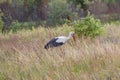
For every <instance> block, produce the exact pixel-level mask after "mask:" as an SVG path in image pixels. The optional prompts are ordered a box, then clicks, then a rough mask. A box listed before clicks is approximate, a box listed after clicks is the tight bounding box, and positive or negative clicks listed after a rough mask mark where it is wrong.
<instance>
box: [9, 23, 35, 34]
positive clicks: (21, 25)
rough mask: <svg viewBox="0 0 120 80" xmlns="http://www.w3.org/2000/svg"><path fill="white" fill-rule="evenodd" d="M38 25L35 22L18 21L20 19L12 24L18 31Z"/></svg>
mask: <svg viewBox="0 0 120 80" xmlns="http://www.w3.org/2000/svg"><path fill="white" fill-rule="evenodd" d="M35 26H36V23H35V22H18V21H14V22H13V23H12V25H11V30H12V31H13V32H17V31H18V30H22V29H30V30H32V29H33V27H35Z"/></svg>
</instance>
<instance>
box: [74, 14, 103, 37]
mask: <svg viewBox="0 0 120 80" xmlns="http://www.w3.org/2000/svg"><path fill="white" fill-rule="evenodd" d="M74 28H75V32H76V33H77V34H78V36H79V37H81V36H83V35H84V36H86V37H90V38H95V37H96V36H98V35H101V34H102V33H103V32H104V31H105V28H104V26H103V24H102V23H101V21H100V20H99V19H95V18H94V17H93V16H90V15H89V16H87V17H86V18H83V19H81V20H78V21H75V23H74Z"/></svg>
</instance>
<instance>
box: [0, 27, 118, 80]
mask: <svg viewBox="0 0 120 80" xmlns="http://www.w3.org/2000/svg"><path fill="white" fill-rule="evenodd" d="M67 28H68V26H66V25H65V26H63V27H61V28H60V27H57V28H53V29H45V28H42V27H41V28H38V29H35V30H33V31H29V30H28V31H24V30H23V31H20V32H18V33H9V34H8V35H2V34H1V35H0V80H120V62H119V61H120V26H116V25H106V28H107V32H106V34H105V35H103V36H101V37H97V38H95V39H94V40H89V39H77V41H76V43H74V42H73V40H70V41H69V42H68V43H66V44H65V45H63V46H61V49H60V48H59V47H57V48H53V49H50V50H45V49H44V45H45V44H46V42H47V41H49V40H50V39H51V38H53V37H55V36H59V35H66V36H67V35H68V32H69V31H71V30H72V28H71V27H69V28H68V29H67Z"/></svg>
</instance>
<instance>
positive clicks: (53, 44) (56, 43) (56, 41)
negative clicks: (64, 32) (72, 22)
mask: <svg viewBox="0 0 120 80" xmlns="http://www.w3.org/2000/svg"><path fill="white" fill-rule="evenodd" d="M74 34H75V33H74V32H73V31H72V32H70V33H69V35H68V37H66V36H60V37H55V38H53V39H51V40H50V41H49V42H48V43H47V44H46V45H45V46H44V48H45V49H49V48H52V47H58V46H61V45H63V44H65V43H66V42H67V41H68V40H69V39H70V38H71V37H73V39H74V41H75V36H74Z"/></svg>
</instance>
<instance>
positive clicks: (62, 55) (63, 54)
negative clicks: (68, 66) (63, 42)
mask: <svg viewBox="0 0 120 80" xmlns="http://www.w3.org/2000/svg"><path fill="white" fill-rule="evenodd" d="M60 52H61V53H60V57H61V58H64V57H65V52H64V50H63V49H62V48H61V47H60Z"/></svg>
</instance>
